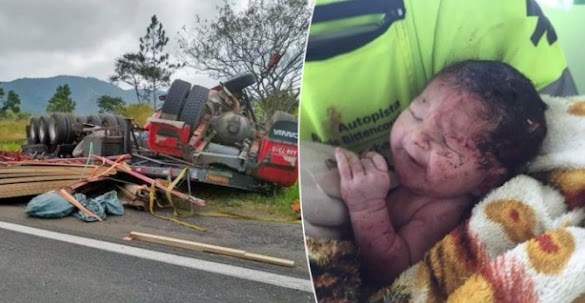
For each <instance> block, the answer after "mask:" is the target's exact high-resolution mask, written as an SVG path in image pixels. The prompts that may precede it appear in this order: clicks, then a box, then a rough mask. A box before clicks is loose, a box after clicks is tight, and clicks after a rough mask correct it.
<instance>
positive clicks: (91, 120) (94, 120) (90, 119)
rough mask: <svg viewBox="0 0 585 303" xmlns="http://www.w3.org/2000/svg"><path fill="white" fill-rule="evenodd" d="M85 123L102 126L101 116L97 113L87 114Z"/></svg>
mask: <svg viewBox="0 0 585 303" xmlns="http://www.w3.org/2000/svg"><path fill="white" fill-rule="evenodd" d="M87 123H88V124H91V125H93V126H102V118H100V116H97V115H89V116H87Z"/></svg>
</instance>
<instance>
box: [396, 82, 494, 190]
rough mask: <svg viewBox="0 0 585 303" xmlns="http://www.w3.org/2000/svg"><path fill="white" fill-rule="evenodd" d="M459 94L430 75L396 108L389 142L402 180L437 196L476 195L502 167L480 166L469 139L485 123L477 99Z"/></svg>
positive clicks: (479, 154) (486, 128)
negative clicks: (397, 113) (406, 102)
mask: <svg viewBox="0 0 585 303" xmlns="http://www.w3.org/2000/svg"><path fill="white" fill-rule="evenodd" d="M464 98H469V96H466V95H462V94H461V93H459V92H457V91H456V90H454V89H453V88H451V87H449V86H447V85H446V84H444V83H443V82H442V81H440V80H434V81H432V82H431V83H430V84H429V85H428V86H427V87H426V88H425V90H424V91H423V92H422V94H421V95H420V96H418V97H417V98H416V99H414V101H413V102H412V103H411V104H410V106H409V107H408V108H407V109H406V110H404V111H403V112H402V113H401V114H400V116H399V117H398V119H397V120H396V122H395V123H394V126H393V127H392V132H391V134H390V144H391V149H392V157H393V160H394V165H395V168H396V173H397V175H398V178H399V179H400V183H401V184H402V185H403V186H406V187H407V188H409V189H410V190H412V191H414V192H416V193H419V194H423V195H428V196H432V197H436V198H450V197H457V196H460V195H462V194H473V195H480V194H484V193H485V191H486V190H489V189H486V188H485V186H487V185H486V184H490V182H491V180H490V179H493V177H494V176H499V175H498V174H501V173H502V168H500V167H499V166H498V167H489V166H488V167H487V168H486V167H481V164H480V163H481V161H482V156H483V155H482V152H481V151H480V150H479V149H478V148H477V146H476V144H475V143H474V142H475V140H476V139H477V138H479V137H480V136H481V135H485V134H487V132H488V131H490V127H489V124H488V122H486V121H485V120H484V119H483V118H481V117H480V113H481V109H482V107H481V104H480V103H479V101H477V100H472V99H464ZM492 166H495V165H492ZM486 182H487V183H486ZM492 183H493V182H492Z"/></svg>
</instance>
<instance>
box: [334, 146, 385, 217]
mask: <svg viewBox="0 0 585 303" xmlns="http://www.w3.org/2000/svg"><path fill="white" fill-rule="evenodd" d="M335 159H336V160H337V168H338V169H339V176H340V178H341V196H342V197H343V200H344V201H345V204H346V205H347V208H348V209H349V211H360V210H364V209H368V208H370V207H377V206H382V205H385V199H386V195H387V194H388V191H389V190H390V176H389V174H388V165H387V164H386V161H385V160H384V158H383V157H382V156H381V155H379V154H377V153H374V152H368V153H366V154H365V155H364V156H362V158H358V156H357V155H356V154H354V153H352V152H349V151H346V150H343V149H341V148H337V149H336V150H335Z"/></svg>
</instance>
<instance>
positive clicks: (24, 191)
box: [0, 180, 77, 199]
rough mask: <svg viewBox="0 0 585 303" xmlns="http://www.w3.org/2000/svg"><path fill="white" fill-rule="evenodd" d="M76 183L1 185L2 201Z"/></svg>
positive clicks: (55, 182) (70, 181)
mask: <svg viewBox="0 0 585 303" xmlns="http://www.w3.org/2000/svg"><path fill="white" fill-rule="evenodd" d="M76 182H77V181H76V180H66V181H48V182H31V183H20V184H5V185H0V199H4V198H14V197H24V196H33V195H38V194H42V193H46V192H48V191H51V190H55V189H58V188H60V187H63V186H69V185H72V184H75V183H76Z"/></svg>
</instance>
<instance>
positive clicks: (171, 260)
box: [0, 203, 315, 303]
mask: <svg viewBox="0 0 585 303" xmlns="http://www.w3.org/2000/svg"><path fill="white" fill-rule="evenodd" d="M191 220H192V221H193V223H197V224H199V225H203V226H204V227H206V228H208V231H207V232H204V233H201V232H194V231H193V230H191V229H187V228H184V227H181V226H178V225H177V224H174V223H171V222H168V221H164V220H160V219H157V218H154V217H153V216H151V215H149V214H148V213H145V212H139V211H132V210H130V211H128V212H127V213H126V214H125V215H124V216H121V217H109V218H108V219H107V220H106V221H104V222H103V223H83V222H81V221H79V220H78V219H76V218H73V217H68V218H63V219H57V220H44V219H35V218H30V217H27V216H26V215H25V214H24V205H23V204H21V203H17V204H3V205H0V302H35V303H36V302H88V303H91V302H114V303H115V302H181V303H183V302H314V300H315V299H314V296H313V294H312V293H311V292H310V280H309V279H310V277H309V274H308V270H307V266H306V255H305V253H304V246H303V242H302V229H301V226H300V225H298V224H296V225H294V224H271V223H266V222H252V221H241V220H233V219H225V218H192V219H191ZM6 226H8V227H6ZM26 229H30V230H29V231H23V230H26ZM130 231H140V232H147V233H152V234H157V235H163V236H170V237H175V238H178V239H185V240H192V241H198V242H203V243H208V244H214V245H221V246H225V247H230V248H236V249H244V250H247V251H249V252H253V253H260V254H265V255H269V256H274V257H280V258H286V259H291V260H294V261H295V266H294V267H293V268H287V267H282V266H276V265H271V264H266V263H261V262H254V261H249V260H242V259H238V258H233V257H227V256H220V255H214V254H208V253H202V252H193V251H189V250H184V249H178V248H172V247H167V246H162V245H157V244H151V243H145V242H140V241H124V240H122V238H123V237H124V236H126V235H127V234H128V232H130ZM51 233H53V234H56V235H62V237H64V238H67V237H73V238H77V239H81V241H82V242H83V241H88V242H91V241H93V242H96V243H98V242H99V243H98V244H93V245H94V246H93V247H92V245H85V244H83V243H81V244H80V243H77V242H75V241H72V242H67V240H56V239H57V238H59V237H57V238H52V237H51V236H50V235H49V236H47V235H45V234H51ZM60 237H61V236H60ZM72 243H77V244H72ZM100 243H103V245H102V244H100ZM84 245H85V246H84ZM102 246H103V247H102ZM110 246H111V247H114V248H115V249H108V248H107V247H110ZM133 251H137V252H136V253H133ZM149 256H150V257H149ZM200 263H203V265H205V266H201V264H200ZM193 264H195V265H193ZM287 281H292V282H294V283H288V282H287ZM279 283H280V284H279ZM295 283H296V284H297V287H294V286H291V285H292V284H295ZM298 285H300V287H299V286H298Z"/></svg>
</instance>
